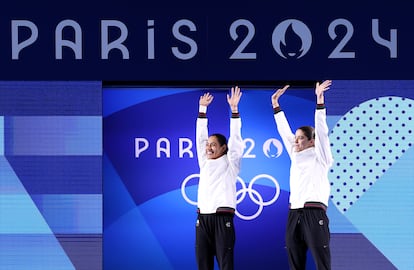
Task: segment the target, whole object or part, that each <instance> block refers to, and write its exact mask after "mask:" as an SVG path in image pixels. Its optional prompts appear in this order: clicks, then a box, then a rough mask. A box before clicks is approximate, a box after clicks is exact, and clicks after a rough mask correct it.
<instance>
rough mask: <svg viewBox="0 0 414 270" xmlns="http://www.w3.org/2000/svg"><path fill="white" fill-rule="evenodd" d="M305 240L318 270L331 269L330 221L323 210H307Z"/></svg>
mask: <svg viewBox="0 0 414 270" xmlns="http://www.w3.org/2000/svg"><path fill="white" fill-rule="evenodd" d="M305 220H306V222H305V224H304V225H305V226H304V230H305V239H306V242H307V244H308V247H309V250H310V251H311V253H312V256H313V260H314V261H315V264H316V269H317V270H330V269H331V252H330V246H329V242H330V231H329V219H328V217H327V215H326V212H325V211H324V210H322V209H317V208H316V209H314V208H310V209H308V208H305Z"/></svg>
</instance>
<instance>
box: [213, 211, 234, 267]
mask: <svg viewBox="0 0 414 270" xmlns="http://www.w3.org/2000/svg"><path fill="white" fill-rule="evenodd" d="M233 219H234V214H217V216H216V258H217V263H218V266H219V268H220V270H233V269H234V245H235V242H236V232H235V229H234V223H233Z"/></svg>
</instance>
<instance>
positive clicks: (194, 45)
mask: <svg viewBox="0 0 414 270" xmlns="http://www.w3.org/2000/svg"><path fill="white" fill-rule="evenodd" d="M182 26H187V27H188V28H189V29H190V31H197V27H196V26H195V24H194V23H193V22H192V21H190V20H179V21H177V22H176V23H175V24H174V25H173V31H172V32H173V35H174V37H175V38H177V39H178V40H180V41H182V42H184V43H186V44H188V46H190V51H189V52H188V53H182V52H180V50H179V49H178V48H177V47H173V48H172V53H173V54H174V55H175V56H176V57H177V58H178V59H181V60H188V59H191V58H193V57H194V56H195V55H196V53H197V50H198V47H197V43H196V42H195V41H194V40H193V39H191V38H189V37H187V36H184V35H183V34H181V33H180V28H181V27H182Z"/></svg>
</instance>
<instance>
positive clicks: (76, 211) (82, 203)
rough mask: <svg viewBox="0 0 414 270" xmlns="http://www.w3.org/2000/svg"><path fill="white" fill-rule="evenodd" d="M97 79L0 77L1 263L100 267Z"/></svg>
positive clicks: (99, 106)
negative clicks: (8, 79) (2, 79)
mask: <svg viewBox="0 0 414 270" xmlns="http://www.w3.org/2000/svg"><path fill="white" fill-rule="evenodd" d="M101 100H102V87H101V83H100V82H0V269H39V270H40V269H41V270H45V269H52V270H56V269H88V270H90V269H102V102H101Z"/></svg>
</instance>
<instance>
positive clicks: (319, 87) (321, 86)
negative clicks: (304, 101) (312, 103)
mask: <svg viewBox="0 0 414 270" xmlns="http://www.w3.org/2000/svg"><path fill="white" fill-rule="evenodd" d="M331 85H332V81H331V80H326V81H323V82H322V83H319V82H317V83H316V87H315V95H316V99H317V103H318V104H322V103H324V102H325V99H324V92H325V91H327V90H329V88H330V86H331Z"/></svg>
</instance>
